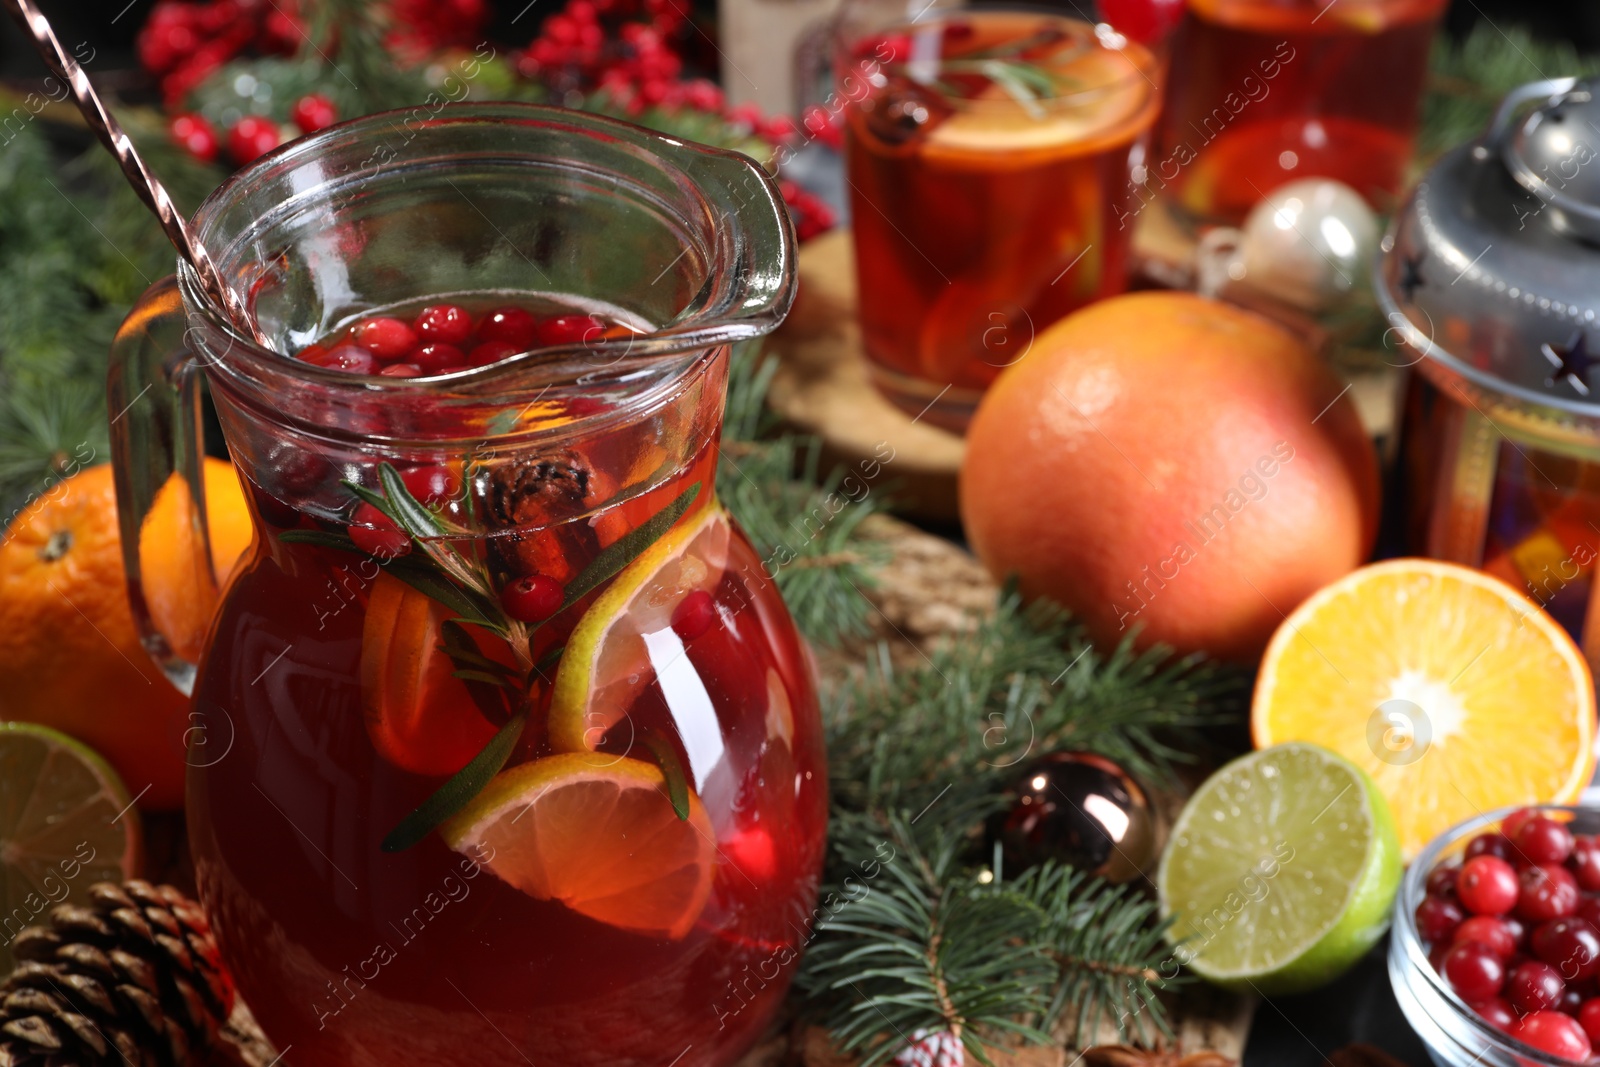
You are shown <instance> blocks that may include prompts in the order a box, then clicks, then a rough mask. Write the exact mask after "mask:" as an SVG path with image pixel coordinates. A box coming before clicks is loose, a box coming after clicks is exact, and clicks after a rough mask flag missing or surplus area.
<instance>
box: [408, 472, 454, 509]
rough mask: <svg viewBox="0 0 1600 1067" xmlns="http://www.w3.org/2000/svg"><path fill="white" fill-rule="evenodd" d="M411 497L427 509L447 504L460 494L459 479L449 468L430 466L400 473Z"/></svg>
mask: <svg viewBox="0 0 1600 1067" xmlns="http://www.w3.org/2000/svg"><path fill="white" fill-rule="evenodd" d="M400 480H401V481H402V482H404V483H405V486H406V488H407V489H408V490H410V492H411V495H412V496H414V497H416V498H417V499H418V500H420V501H422V502H423V503H424V504H426V505H428V506H429V507H438V506H439V505H440V504H448V503H449V502H450V501H452V500H454V499H455V498H456V497H457V496H458V495H459V494H460V493H461V478H460V477H459V476H458V475H457V474H456V472H455V471H453V470H451V469H450V468H449V467H442V466H437V465H430V466H426V467H412V468H411V469H410V470H404V471H401V472H400Z"/></svg>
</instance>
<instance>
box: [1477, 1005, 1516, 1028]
mask: <svg viewBox="0 0 1600 1067" xmlns="http://www.w3.org/2000/svg"><path fill="white" fill-rule="evenodd" d="M1471 1007H1472V1010H1473V1011H1475V1012H1477V1013H1478V1014H1479V1015H1480V1016H1481V1017H1482V1018H1483V1021H1484V1022H1486V1023H1488V1024H1489V1025H1490V1026H1492V1027H1494V1028H1495V1029H1496V1030H1499V1031H1501V1032H1503V1033H1507V1034H1509V1033H1510V1032H1511V1028H1512V1027H1513V1026H1516V1025H1517V1013H1516V1012H1515V1011H1513V1010H1512V1009H1511V1004H1510V1003H1509V1002H1508V1001H1507V1000H1506V999H1505V998H1504V997H1492V998H1490V999H1489V1000H1486V1001H1483V1002H1482V1003H1481V1004H1473V1005H1471Z"/></svg>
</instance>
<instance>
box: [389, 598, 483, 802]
mask: <svg viewBox="0 0 1600 1067" xmlns="http://www.w3.org/2000/svg"><path fill="white" fill-rule="evenodd" d="M448 618H450V612H449V610H448V609H446V608H445V607H444V605H442V604H440V603H439V602H438V601H437V600H434V599H433V598H432V597H429V596H427V595H425V594H423V593H419V592H418V591H417V590H415V589H413V588H411V587H410V586H409V585H406V584H405V583H404V582H402V581H400V580H399V579H398V578H394V577H391V576H390V575H388V574H379V575H378V579H377V581H375V582H374V583H373V584H372V595H371V596H370V597H369V598H368V600H367V617H366V621H365V622H364V623H363V624H362V629H361V706H362V712H363V714H364V715H365V718H366V723H367V736H368V737H370V738H371V739H372V747H373V748H375V749H377V750H378V755H380V756H382V757H383V758H384V759H385V760H387V761H389V762H390V763H392V764H394V765H395V766H396V767H399V768H401V769H402V770H407V771H410V772H411V773H413V774H427V775H443V774H454V773H455V772H456V771H459V770H460V769H461V768H462V767H465V766H466V765H467V762H468V761H469V760H471V759H472V757H473V756H476V755H477V754H478V753H479V752H480V751H482V749H483V746H484V745H487V744H488V743H489V741H490V739H491V738H493V737H494V733H495V727H494V725H493V724H491V723H490V722H489V720H487V719H485V718H484V717H483V713H482V712H480V711H479V710H478V706H477V705H476V704H475V703H473V700H472V695H471V694H470V693H469V692H467V686H466V683H465V682H463V681H461V679H459V678H457V677H455V669H456V668H455V664H453V663H452V662H451V661H450V657H449V656H447V655H445V654H444V652H442V651H441V650H440V649H439V647H438V646H439V640H440V638H439V627H440V625H441V624H442V623H444V621H445V620H446V619H448Z"/></svg>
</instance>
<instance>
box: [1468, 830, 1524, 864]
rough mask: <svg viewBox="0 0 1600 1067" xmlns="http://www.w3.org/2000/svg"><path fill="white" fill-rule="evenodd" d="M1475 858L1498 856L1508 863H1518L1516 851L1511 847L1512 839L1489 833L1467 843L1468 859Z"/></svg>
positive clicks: (1503, 835)
mask: <svg viewBox="0 0 1600 1067" xmlns="http://www.w3.org/2000/svg"><path fill="white" fill-rule="evenodd" d="M1474 856H1498V857H1500V858H1501V859H1503V860H1505V861H1506V862H1507V863H1511V864H1515V863H1516V850H1515V849H1513V848H1512V847H1511V839H1510V838H1509V837H1507V836H1506V835H1505V834H1497V833H1487V834H1479V835H1478V836H1477V837H1474V838H1473V839H1472V840H1471V841H1469V842H1467V859H1469V860H1470V859H1472V858H1473V857H1474Z"/></svg>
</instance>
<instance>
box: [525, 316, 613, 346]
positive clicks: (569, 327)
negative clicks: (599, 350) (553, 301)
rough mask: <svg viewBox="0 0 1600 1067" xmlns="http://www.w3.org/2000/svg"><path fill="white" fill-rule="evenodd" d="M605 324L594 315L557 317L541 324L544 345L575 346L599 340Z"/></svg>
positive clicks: (540, 339) (540, 335)
mask: <svg viewBox="0 0 1600 1067" xmlns="http://www.w3.org/2000/svg"><path fill="white" fill-rule="evenodd" d="M605 329H606V327H605V324H604V323H603V322H601V321H600V320H599V319H597V318H595V317H594V316H593V315H557V316H555V317H554V318H549V319H545V320H544V321H543V322H541V323H539V343H540V344H542V345H575V344H580V343H583V342H588V341H595V340H599V338H600V337H601V336H602V335H603V334H604V333H605Z"/></svg>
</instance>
